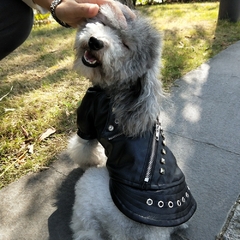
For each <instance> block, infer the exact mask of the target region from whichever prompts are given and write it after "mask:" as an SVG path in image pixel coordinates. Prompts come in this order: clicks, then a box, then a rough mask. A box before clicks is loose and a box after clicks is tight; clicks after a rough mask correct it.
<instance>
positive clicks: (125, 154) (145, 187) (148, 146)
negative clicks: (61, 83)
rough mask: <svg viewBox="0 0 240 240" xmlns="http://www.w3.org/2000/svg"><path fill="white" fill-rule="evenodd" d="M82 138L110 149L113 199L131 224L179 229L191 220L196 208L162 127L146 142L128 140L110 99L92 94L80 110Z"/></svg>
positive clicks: (96, 90)
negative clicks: (97, 142)
mask: <svg viewBox="0 0 240 240" xmlns="http://www.w3.org/2000/svg"><path fill="white" fill-rule="evenodd" d="M77 124H78V132H77V133H78V135H79V136H80V137H81V138H83V139H86V140H91V139H98V141H99V142H100V143H101V144H102V146H103V147H104V149H105V153H106V156H107V164H106V165H107V169H108V172H109V176H110V183H109V187H110V193H111V196H112V199H113V201H114V203H115V205H116V206H117V207H118V208H119V210H120V211H121V212H123V213H124V214H125V215H126V216H128V217H129V218H131V219H133V220H135V221H138V222H141V223H145V224H149V225H154V226H162V227H168V226H176V225H179V224H182V223H184V222H186V221H187V220H189V219H190V218H191V216H192V215H193V213H194V212H195V210H196V202H195V200H194V198H193V197H192V195H191V193H190V189H189V187H188V186H187V185H186V182H185V177H184V174H183V173H182V171H181V170H180V168H179V167H178V165H177V163H176V159H175V157H174V155H173V154H172V152H171V151H170V149H169V148H168V147H167V146H166V140H165V137H164V134H163V130H162V128H161V125H160V123H159V122H158V121H156V124H155V126H153V128H152V129H149V131H147V132H146V134H144V136H142V137H135V138H130V137H127V136H125V135H124V134H122V132H121V128H120V127H119V125H118V122H117V119H115V118H114V114H113V113H112V105H111V101H110V98H109V97H108V96H107V94H106V93H105V91H104V90H102V89H100V88H99V87H92V88H89V89H88V91H87V93H86V95H85V96H84V98H83V100H82V103H81V105H80V106H79V108H78V110H77Z"/></svg>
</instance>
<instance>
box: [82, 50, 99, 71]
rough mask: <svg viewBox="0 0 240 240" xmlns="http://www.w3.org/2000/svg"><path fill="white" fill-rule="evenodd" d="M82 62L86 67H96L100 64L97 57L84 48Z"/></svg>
mask: <svg viewBox="0 0 240 240" xmlns="http://www.w3.org/2000/svg"><path fill="white" fill-rule="evenodd" d="M82 62H83V64H84V65H86V66H87V67H97V66H99V65H100V62H99V61H98V59H97V58H96V57H95V56H94V55H93V54H92V53H91V51H89V50H86V51H85V53H84V55H83V57H82Z"/></svg>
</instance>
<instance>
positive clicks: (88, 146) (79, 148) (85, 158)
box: [67, 135, 106, 170]
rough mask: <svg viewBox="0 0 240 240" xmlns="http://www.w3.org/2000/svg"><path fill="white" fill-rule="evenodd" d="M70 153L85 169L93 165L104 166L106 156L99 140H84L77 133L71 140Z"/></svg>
mask: <svg viewBox="0 0 240 240" xmlns="http://www.w3.org/2000/svg"><path fill="white" fill-rule="evenodd" d="M67 151H68V153H69V156H70V158H71V159H72V160H73V161H74V162H76V163H77V164H78V165H79V166H80V167H81V168H82V169H83V170H86V169H87V168H89V167H92V166H104V165H105V164H106V156H105V154H104V150H103V148H102V146H101V145H100V144H99V143H98V141H97V140H95V139H94V140H89V141H88V140H84V139H82V138H80V137H79V136H77V135H75V136H73V137H72V138H71V139H70V140H69V144H68V150H67Z"/></svg>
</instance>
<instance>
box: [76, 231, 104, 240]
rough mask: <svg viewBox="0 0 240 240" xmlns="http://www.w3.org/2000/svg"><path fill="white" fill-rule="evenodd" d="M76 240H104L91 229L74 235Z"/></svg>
mask: <svg viewBox="0 0 240 240" xmlns="http://www.w3.org/2000/svg"><path fill="white" fill-rule="evenodd" d="M73 239H74V240H102V238H101V236H99V234H96V232H95V231H92V230H91V229H89V230H87V231H78V232H76V233H75V234H74V235H73Z"/></svg>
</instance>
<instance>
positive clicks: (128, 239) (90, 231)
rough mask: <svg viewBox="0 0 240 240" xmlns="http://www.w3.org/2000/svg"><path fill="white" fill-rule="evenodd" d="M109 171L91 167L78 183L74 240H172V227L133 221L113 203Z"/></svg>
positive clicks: (73, 226) (74, 216)
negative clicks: (109, 185) (154, 225)
mask: <svg viewBox="0 0 240 240" xmlns="http://www.w3.org/2000/svg"><path fill="white" fill-rule="evenodd" d="M108 184H109V176H108V172H107V169H106V168H105V167H102V168H90V169H88V170H87V171H86V172H85V173H84V175H83V176H82V177H81V179H80V180H79V181H78V182H77V185H76V188H75V192H76V198H75V199H76V200H75V203H74V207H73V216H72V223H71V228H72V230H73V232H74V236H73V238H74V239H75V240H169V239H170V234H171V232H172V231H173V228H159V227H153V226H149V225H144V224H141V223H137V222H135V221H132V220H130V219H129V218H127V217H126V216H125V215H123V214H122V213H121V212H120V211H119V210H118V209H117V208H116V206H115V205H114V203H113V202H112V199H111V196H110V192H109V188H108Z"/></svg>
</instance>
